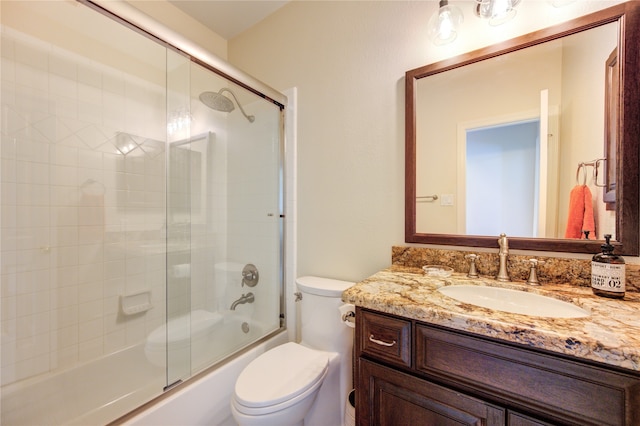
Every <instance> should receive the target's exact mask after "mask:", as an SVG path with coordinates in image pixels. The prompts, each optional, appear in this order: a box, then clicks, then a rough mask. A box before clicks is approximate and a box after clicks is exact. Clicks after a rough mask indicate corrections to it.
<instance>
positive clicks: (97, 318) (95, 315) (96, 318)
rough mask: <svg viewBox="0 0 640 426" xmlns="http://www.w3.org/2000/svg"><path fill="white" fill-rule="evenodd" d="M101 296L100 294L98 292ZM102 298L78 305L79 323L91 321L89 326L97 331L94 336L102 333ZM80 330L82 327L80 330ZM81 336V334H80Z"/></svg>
mask: <svg viewBox="0 0 640 426" xmlns="http://www.w3.org/2000/svg"><path fill="white" fill-rule="evenodd" d="M100 296H102V294H100ZM102 316H103V313H102V299H93V300H90V301H88V302H84V303H80V304H79V305H78V319H79V321H80V324H83V323H93V322H95V324H92V325H91V326H90V328H91V329H92V330H94V329H95V330H94V331H95V332H97V333H98V334H96V336H95V337H97V336H98V335H101V334H102V330H103V327H102ZM80 331H81V332H82V329H81V330H80ZM81 338H82V335H81Z"/></svg>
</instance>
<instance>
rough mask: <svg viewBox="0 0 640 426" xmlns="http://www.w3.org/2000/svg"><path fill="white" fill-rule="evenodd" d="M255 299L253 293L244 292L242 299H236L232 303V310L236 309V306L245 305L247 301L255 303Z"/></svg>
mask: <svg viewBox="0 0 640 426" xmlns="http://www.w3.org/2000/svg"><path fill="white" fill-rule="evenodd" d="M254 300H255V297H254V296H253V293H247V294H243V295H242V296H240V299H238V300H236V301H235V302H233V303H232V304H231V310H232V311H235V310H236V306H238V305H243V304H245V303H253V301H254Z"/></svg>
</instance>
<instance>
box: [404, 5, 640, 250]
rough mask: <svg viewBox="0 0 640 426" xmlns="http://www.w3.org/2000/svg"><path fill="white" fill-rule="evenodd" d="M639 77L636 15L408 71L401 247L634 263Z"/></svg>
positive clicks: (542, 33) (616, 12)
mask: <svg viewBox="0 0 640 426" xmlns="http://www.w3.org/2000/svg"><path fill="white" fill-rule="evenodd" d="M529 56H530V57H531V58H529ZM638 73H640V3H638V2H624V3H620V4H617V5H614V6H612V7H609V8H607V9H602V10H600V11H598V12H594V13H592V14H589V15H585V16H582V17H579V18H576V19H574V20H571V21H567V22H565V23H562V24H558V25H555V26H553V27H548V28H544V29H541V30H539V31H536V32H533V33H530V34H525V35H522V36H519V37H516V38H514V39H511V40H507V41H504V42H500V43H498V44H495V45H492V46H487V47H485V48H482V49H478V50H476V51H473V52H468V53H464V54H461V55H459V56H456V57H452V58H449V59H445V60H442V61H440V62H436V63H433V64H430V65H425V66H422V67H419V68H415V69H413V70H409V71H407V72H406V80H405V94H406V105H405V111H406V115H405V119H406V122H405V123H406V127H405V137H406V145H405V241H406V242H408V243H423V244H443V245H454V246H466V247H491V248H495V247H496V236H497V235H499V234H500V233H502V232H506V233H507V234H508V235H509V241H510V247H511V248H512V249H523V250H540V251H555V252H573V253H597V252H599V250H600V245H601V244H602V242H603V236H604V234H609V233H610V234H612V235H613V236H614V239H613V240H614V241H613V245H614V246H615V248H616V252H617V253H619V254H623V255H629V256H638V254H640V226H639V219H638V217H639V210H640V198H639V196H638V194H639V191H638V187H639V181H640V174H639V169H640V167H639V164H638V163H639V142H640V141H639V139H638V134H639V126H640V108H638V105H640V89H639V88H638V84H637V75H638ZM506 164H508V165H512V167H511V168H508V167H507V166H506ZM513 165H515V166H513ZM587 189H588V191H587ZM585 194H586V195H585ZM589 195H590V196H591V199H590V200H589ZM507 197H509V198H507ZM572 202H575V203H577V204H578V208H577V209H576V208H573V207H572V208H570V204H571V203H572ZM477 205H480V208H478V207H476V206H477ZM580 205H582V206H583V207H584V206H590V208H582V210H581V207H580ZM575 211H578V212H579V214H574V213H573V212H575ZM516 219H517V220H516ZM569 219H571V220H569ZM583 231H588V234H587V233H586V232H583ZM587 237H588V239H587ZM594 237H595V238H597V239H593V238H594Z"/></svg>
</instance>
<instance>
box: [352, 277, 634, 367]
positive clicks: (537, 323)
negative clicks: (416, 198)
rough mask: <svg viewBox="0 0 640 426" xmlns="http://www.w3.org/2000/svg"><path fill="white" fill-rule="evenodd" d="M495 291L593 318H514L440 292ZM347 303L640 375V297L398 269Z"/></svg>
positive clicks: (365, 285) (362, 286)
mask: <svg viewBox="0 0 640 426" xmlns="http://www.w3.org/2000/svg"><path fill="white" fill-rule="evenodd" d="M454 284H466V285H478V286H486V285H495V286H500V287H505V288H512V289H518V290H524V291H529V292H535V293H538V294H542V295H545V296H551V297H555V298H557V299H560V300H563V301H567V302H571V303H574V304H576V305H578V306H580V307H582V308H583V309H586V310H587V311H589V312H590V315H589V316H588V317H584V318H570V319H562V318H543V317H533V316H527V315H520V314H512V313H507V312H502V311H498V310H492V309H486V308H482V307H479V306H476V305H470V304H466V303H462V302H459V301H457V300H455V299H452V298H450V297H447V296H445V295H443V294H442V293H440V292H438V291H437V290H438V289H439V288H440V287H442V286H446V285H454ZM342 300H343V301H344V302H346V303H352V304H354V305H356V306H360V307H363V308H369V309H374V310H377V311H380V312H386V313H389V314H393V315H399V316H402V317H405V318H411V319H415V320H419V321H423V322H426V323H430V324H436V325H441V326H446V327H449V328H451V329H455V330H462V331H466V332H470V333H474V334H478V335H482V336H487V337H492V338H497V339H501V340H505V341H508V342H513V343H518V344H522V345H526V346H529V347H532V348H540V349H546V350H549V351H552V352H558V353H562V354H566V355H571V356H574V357H578V358H583V359H588V360H592V361H596V362H600V363H605V364H609V365H612V366H617V367H622V368H625V369H629V370H635V371H640V293H637V292H628V293H627V294H626V296H625V299H624V300H623V301H620V300H614V299H606V298H602V297H598V296H595V295H593V293H592V292H591V289H590V288H589V287H580V286H568V285H562V284H544V285H542V286H540V287H535V286H529V285H526V284H524V283H498V282H497V281H495V280H493V279H490V278H486V277H481V278H476V279H470V278H467V277H466V274H465V273H459V272H458V273H454V274H453V275H451V276H450V277H447V278H435V277H428V276H425V275H424V273H423V272H422V270H421V269H419V268H415V267H406V266H398V265H393V266H391V267H390V268H388V269H385V270H382V271H380V272H378V273H376V274H374V275H373V276H371V277H369V278H367V279H365V280H364V281H362V282H360V283H357V284H356V285H354V286H353V287H351V288H350V289H348V290H346V291H345V292H344V293H343V295H342Z"/></svg>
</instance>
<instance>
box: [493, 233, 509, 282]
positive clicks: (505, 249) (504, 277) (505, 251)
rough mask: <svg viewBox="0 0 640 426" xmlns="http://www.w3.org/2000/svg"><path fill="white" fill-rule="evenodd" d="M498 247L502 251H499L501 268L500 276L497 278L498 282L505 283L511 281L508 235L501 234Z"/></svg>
mask: <svg viewBox="0 0 640 426" xmlns="http://www.w3.org/2000/svg"><path fill="white" fill-rule="evenodd" d="M498 246H500V250H499V251H498V257H499V258H500V267H499V268H498V275H497V276H496V280H498V281H503V282H506V281H511V278H510V277H509V272H507V258H508V257H509V241H508V240H507V235H506V234H500V238H498Z"/></svg>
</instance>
